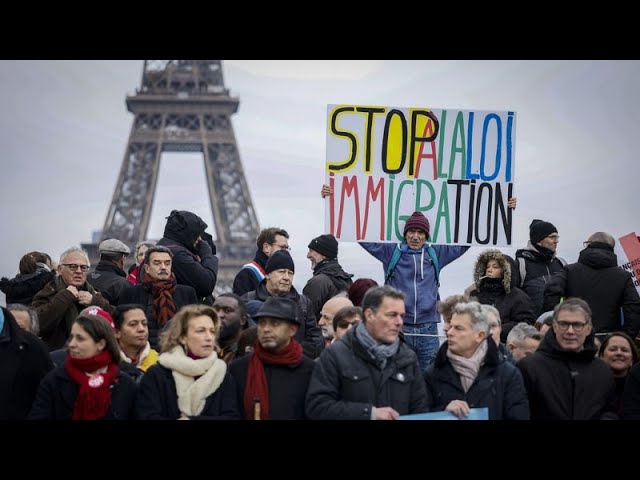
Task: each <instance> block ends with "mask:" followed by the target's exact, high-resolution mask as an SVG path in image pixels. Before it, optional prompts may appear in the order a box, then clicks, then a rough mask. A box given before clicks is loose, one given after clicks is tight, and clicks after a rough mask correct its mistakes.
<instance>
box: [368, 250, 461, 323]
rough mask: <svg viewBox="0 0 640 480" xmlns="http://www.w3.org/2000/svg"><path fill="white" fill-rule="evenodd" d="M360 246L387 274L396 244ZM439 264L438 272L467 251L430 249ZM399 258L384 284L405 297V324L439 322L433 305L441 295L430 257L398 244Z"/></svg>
mask: <svg viewBox="0 0 640 480" xmlns="http://www.w3.org/2000/svg"><path fill="white" fill-rule="evenodd" d="M360 246H362V248H364V249H365V250H366V251H367V252H369V253H370V254H371V255H373V256H374V257H376V258H377V259H378V260H380V261H381V262H382V266H383V268H384V271H385V273H386V271H387V268H388V267H389V263H390V262H391V257H392V256H393V251H394V250H395V249H396V248H397V246H398V244H397V243H369V242H360ZM433 249H434V250H435V251H436V255H437V257H438V263H439V264H440V270H442V268H443V267H444V266H446V265H448V264H449V263H451V262H453V261H454V260H455V259H456V258H458V257H460V256H461V255H462V254H464V253H465V252H466V251H467V250H468V249H469V247H467V246H454V245H433ZM400 250H401V251H402V255H401V256H400V259H399V260H398V263H397V264H396V267H395V269H394V272H393V275H392V276H391V278H389V281H388V282H387V284H388V285H391V286H392V287H394V288H397V289H398V290H400V291H401V292H403V293H404V294H405V301H404V302H405V313H406V315H405V317H404V323H405V324H409V325H415V324H421V323H433V322H439V321H440V313H439V312H438V310H437V309H436V303H437V301H438V300H440V292H439V291H438V284H437V283H436V276H435V267H434V265H433V262H432V261H431V257H430V256H429V254H428V253H427V252H426V251H425V248H424V247H423V248H422V249H420V250H414V249H412V248H409V245H407V243H406V242H402V243H401V244H400Z"/></svg>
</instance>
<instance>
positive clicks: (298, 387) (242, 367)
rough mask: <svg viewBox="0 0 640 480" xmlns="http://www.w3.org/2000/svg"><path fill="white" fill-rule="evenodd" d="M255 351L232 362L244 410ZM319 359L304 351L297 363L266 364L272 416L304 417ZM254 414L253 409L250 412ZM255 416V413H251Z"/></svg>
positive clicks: (283, 417)
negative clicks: (246, 389) (305, 405)
mask: <svg viewBox="0 0 640 480" xmlns="http://www.w3.org/2000/svg"><path fill="white" fill-rule="evenodd" d="M253 355H255V354H253V353H252V354H250V355H245V356H243V357H240V358H238V359H237V360H234V361H233V362H232V363H231V365H229V371H230V372H231V375H233V378H234V379H235V381H236V387H237V389H238V403H239V404H240V406H241V409H242V412H243V418H247V412H245V411H244V390H245V386H246V384H247V371H248V369H249V361H250V360H251V357H252V356H253ZM315 366H316V362H314V361H313V360H311V359H310V358H309V357H306V356H304V355H303V357H302V361H301V362H300V363H298V364H297V365H267V364H265V365H264V373H265V376H266V378H267V386H268V388H269V411H270V416H271V420H304V419H305V418H306V416H305V413H304V402H305V396H306V395H307V387H308V386H309V380H311V374H312V373H313V368H314V367H315ZM248 413H249V414H250V416H251V415H252V413H253V412H248ZM251 418H253V417H251Z"/></svg>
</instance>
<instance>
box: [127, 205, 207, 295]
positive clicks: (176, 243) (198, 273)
mask: <svg viewBox="0 0 640 480" xmlns="http://www.w3.org/2000/svg"><path fill="white" fill-rule="evenodd" d="M207 227H208V225H207V224H206V223H205V222H204V221H203V220H202V219H201V218H200V217H199V216H198V215H196V214H195V213H191V212H188V211H186V210H172V211H171V214H170V215H169V216H168V217H167V224H166V225H165V227H164V236H163V237H162V238H161V239H160V240H159V241H158V245H159V246H164V247H167V248H168V249H169V250H171V253H172V254H173V265H172V268H173V273H174V274H175V276H176V280H177V282H178V284H179V285H187V286H189V287H193V289H194V290H195V291H196V295H197V296H198V299H199V300H201V301H203V303H207V304H209V305H211V304H212V303H213V300H212V299H211V295H212V293H213V289H214V288H215V286H216V281H217V279H218V257H216V246H215V245H214V243H213V240H212V238H211V235H209V234H208V233H206V232H205V229H206V228H207ZM140 283H141V281H140V279H138V284H140Z"/></svg>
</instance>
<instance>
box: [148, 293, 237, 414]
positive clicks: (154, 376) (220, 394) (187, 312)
mask: <svg viewBox="0 0 640 480" xmlns="http://www.w3.org/2000/svg"><path fill="white" fill-rule="evenodd" d="M219 328H220V321H219V320H218V316H217V315H216V312H215V310H214V309H213V308H211V307H209V306H207V305H188V306H186V307H183V308H181V309H180V311H178V313H176V315H175V317H173V319H172V320H171V322H170V324H169V326H168V328H167V329H166V330H165V332H164V333H163V334H162V336H161V338H160V346H161V351H162V354H161V355H160V358H159V360H158V363H157V364H156V365H154V366H153V367H151V368H150V369H149V370H148V371H147V373H146V374H145V375H144V377H143V379H142V381H141V382H140V388H139V391H138V396H137V400H136V412H137V416H138V418H139V419H143V420H195V419H198V420H217V419H238V420H239V419H241V415H240V411H241V409H240V406H239V404H238V398H237V395H236V386H235V382H234V380H233V377H232V376H231V374H230V373H229V372H227V365H226V363H225V362H224V361H223V360H221V359H220V358H218V355H217V353H216V339H217V337H218V333H219Z"/></svg>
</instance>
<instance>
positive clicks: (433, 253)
mask: <svg viewBox="0 0 640 480" xmlns="http://www.w3.org/2000/svg"><path fill="white" fill-rule="evenodd" d="M425 248H426V250H427V253H428V254H429V256H430V257H431V262H433V269H434V270H435V272H436V285H438V287H439V286H440V261H439V260H438V255H437V254H436V249H435V248H433V246H432V245H427V246H426V247H425Z"/></svg>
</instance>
